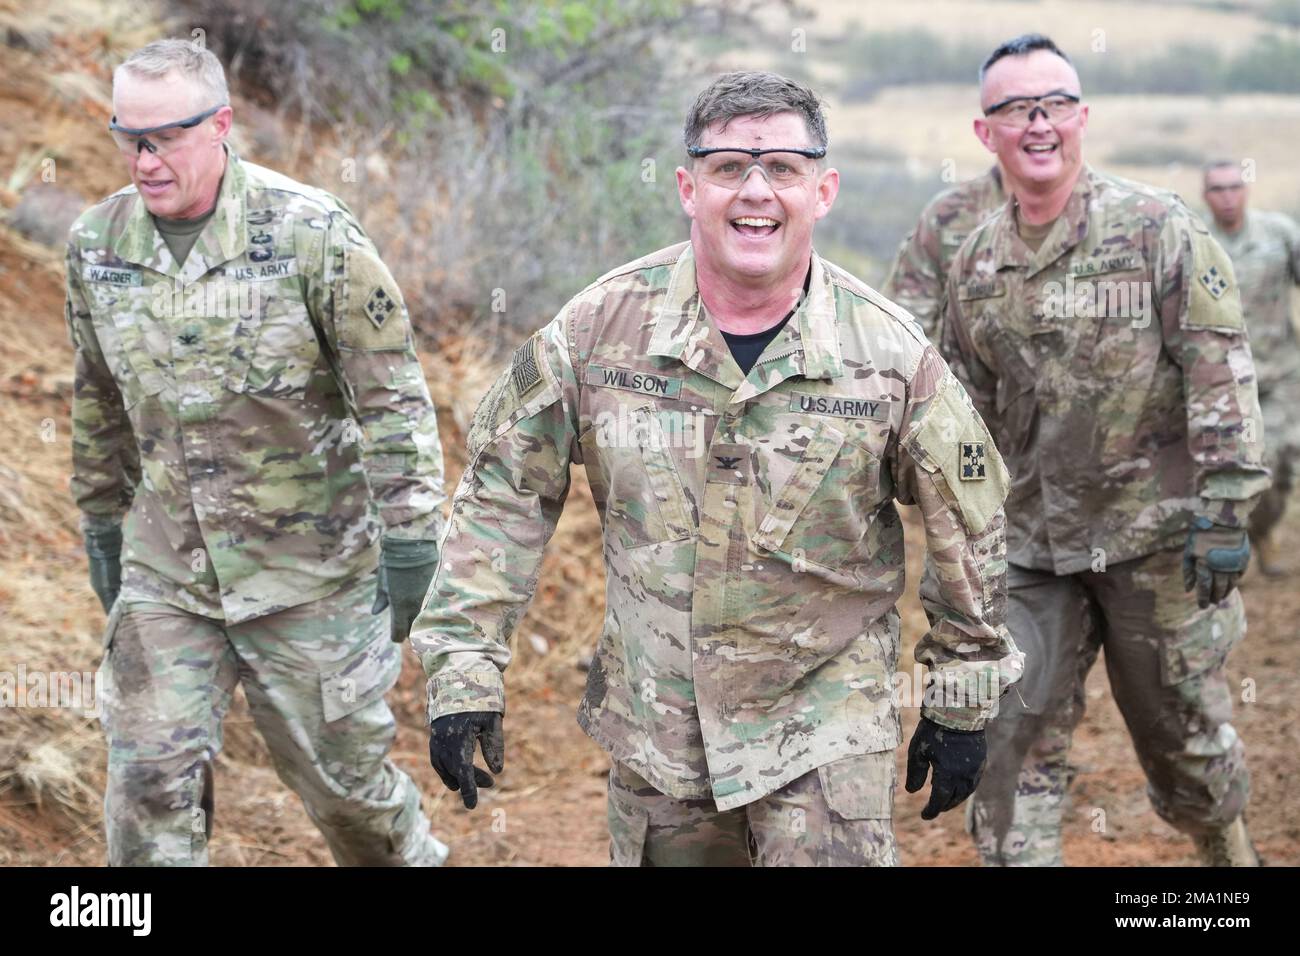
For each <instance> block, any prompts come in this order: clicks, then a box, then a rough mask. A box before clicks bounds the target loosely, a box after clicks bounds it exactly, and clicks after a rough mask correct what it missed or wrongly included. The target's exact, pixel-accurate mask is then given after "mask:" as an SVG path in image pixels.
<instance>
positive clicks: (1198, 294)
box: [1184, 230, 1245, 333]
mask: <svg viewBox="0 0 1300 956" xmlns="http://www.w3.org/2000/svg"><path fill="white" fill-rule="evenodd" d="M1188 281H1189V282H1190V283H1191V293H1190V294H1189V296H1188V299H1189V301H1188V303H1187V316H1186V319H1185V322H1184V327H1185V328H1188V329H1213V330H1214V331H1216V332H1227V333H1233V332H1240V331H1242V330H1243V329H1244V328H1245V322H1244V320H1243V318H1242V314H1241V294H1240V292H1239V290H1238V289H1237V276H1236V273H1234V272H1233V270H1232V261H1231V260H1230V259H1229V258H1228V254H1227V253H1226V252H1224V251H1223V247H1222V246H1220V245H1219V244H1218V243H1217V242H1215V241H1214V239H1213V238H1212V237H1211V236H1210V235H1209V234H1208V233H1205V232H1202V231H1200V230H1196V231H1193V232H1192V264H1191V275H1190V276H1189V277H1188Z"/></svg>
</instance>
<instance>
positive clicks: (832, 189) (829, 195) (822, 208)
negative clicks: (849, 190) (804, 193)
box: [816, 169, 840, 219]
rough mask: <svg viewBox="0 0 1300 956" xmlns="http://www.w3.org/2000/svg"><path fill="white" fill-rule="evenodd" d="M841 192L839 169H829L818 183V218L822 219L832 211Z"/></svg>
mask: <svg viewBox="0 0 1300 956" xmlns="http://www.w3.org/2000/svg"><path fill="white" fill-rule="evenodd" d="M839 192H840V171H839V170H838V169H828V170H826V171H825V172H824V173H822V174H821V178H820V180H819V182H818V183H817V210H816V215H817V218H818V219H820V218H822V216H824V215H826V214H827V213H828V212H830V211H831V206H833V205H834V204H835V197H836V196H837V195H839Z"/></svg>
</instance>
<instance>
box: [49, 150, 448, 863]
mask: <svg viewBox="0 0 1300 956" xmlns="http://www.w3.org/2000/svg"><path fill="white" fill-rule="evenodd" d="M67 267H68V279H67V281H68V301H67V321H68V327H69V331H70V334H71V337H72V342H73V346H74V348H75V350H76V396H75V399H74V404H73V459H74V460H73V472H74V474H73V479H72V490H73V494H74V497H75V498H76V501H77V504H78V506H79V507H80V508H81V510H82V511H83V512H84V514H85V521H86V523H87V526H88V527H103V526H106V525H112V524H114V523H116V522H118V521H120V520H121V519H122V516H123V514H124V513H125V524H124V528H123V537H124V551H123V560H122V563H123V568H122V590H121V596H120V597H119V599H118V601H117V604H116V605H115V608H114V614H113V619H112V621H111V626H110V628H109V630H108V633H107V639H106V653H105V664H104V666H105V669H106V670H107V671H108V672H110V673H111V675H112V677H113V678H114V679H115V681H114V682H115V685H116V687H117V689H118V691H117V693H118V698H117V699H116V700H115V702H114V707H113V710H114V714H113V715H112V719H110V720H108V721H107V731H108V737H109V749H110V757H109V769H110V773H109V784H108V789H107V792H106V794H105V812H106V816H107V819H108V830H109V835H110V848H109V854H110V858H111V859H113V860H115V861H130V862H153V863H188V862H203V861H204V860H205V859H206V841H205V840H203V839H191V835H190V831H189V824H188V822H187V821H186V820H183V819H182V817H184V816H185V815H186V814H187V813H188V812H189V811H190V810H192V809H194V807H195V806H197V805H198V803H197V801H199V800H200V797H201V793H200V792H199V789H201V788H199V789H196V785H195V784H194V780H195V779H196V777H195V775H196V774H200V775H201V774H203V773H207V774H210V770H209V769H207V767H208V764H210V761H211V758H212V756H213V755H215V752H216V749H217V747H218V746H219V738H218V737H217V735H216V734H215V732H214V731H213V730H212V728H213V726H214V722H215V723H216V724H219V720H220V713H221V712H222V711H223V710H224V703H221V702H220V699H219V698H220V697H221V696H222V694H224V693H225V690H226V688H227V683H226V682H223V681H224V680H225V678H223V680H222V681H218V680H217V679H216V678H215V677H213V678H212V679H211V680H210V681H198V679H197V674H196V673H192V672H191V669H196V670H198V671H204V672H211V673H213V674H216V673H217V672H218V671H220V672H221V673H222V674H223V675H225V676H226V677H229V676H230V675H229V674H228V673H227V671H226V669H227V668H228V667H233V666H234V664H233V663H232V661H233V660H234V659H235V658H237V659H238V662H239V666H238V670H239V674H240V676H241V677H243V679H244V680H245V685H246V689H247V694H248V697H249V700H250V703H251V702H252V701H253V699H254V698H255V697H257V698H259V700H260V701H261V705H260V706H262V707H263V708H265V709H266V713H265V715H264V716H263V717H259V725H260V726H263V727H264V729H265V728H267V727H270V726H271V725H272V724H274V725H275V726H277V727H278V728H279V730H280V732H277V733H271V732H269V731H266V737H267V742H268V744H269V745H270V746H271V748H272V750H273V752H274V754H275V759H276V763H277V766H278V767H280V769H281V773H282V776H283V777H284V779H285V780H286V782H287V783H289V785H290V786H292V787H294V789H295V790H297V791H298V792H299V793H300V795H301V796H302V797H303V800H304V801H305V802H306V803H307V806H308V811H309V813H311V814H312V816H313V818H314V819H317V820H318V821H324V820H329V821H332V822H330V823H329V824H326V823H322V824H321V825H322V829H323V830H324V831H325V833H326V837H327V839H328V841H329V842H330V846H331V849H332V850H333V851H334V853H335V856H336V858H337V859H339V861H340V862H349V861H359V860H363V859H364V860H368V861H371V862H380V861H382V860H385V859H388V858H390V857H391V853H392V851H391V849H390V844H391V846H393V847H400V848H403V849H402V852H403V854H405V857H406V859H408V860H409V861H412V862H415V861H423V860H429V859H431V858H433V857H434V856H436V855H437V854H436V852H435V851H436V850H437V845H436V841H434V840H433V838H432V837H431V836H430V835H429V833H428V823H427V821H426V820H425V819H424V817H423V816H422V815H421V814H420V812H419V808H418V795H417V792H416V790H415V786H414V783H413V782H412V781H411V780H410V779H409V778H408V777H407V776H406V775H405V774H402V773H400V772H399V771H397V770H396V769H395V768H393V767H392V765H391V764H387V763H386V762H384V761H383V759H382V758H383V752H384V751H386V749H387V747H386V741H387V740H388V739H389V738H391V734H392V732H393V723H392V717H391V715H390V714H389V712H388V709H387V706H386V705H385V704H384V703H383V699H382V698H383V694H384V692H385V691H386V690H387V689H388V687H390V686H391V685H392V683H393V681H394V680H395V679H396V676H397V670H398V668H399V667H400V657H399V656H398V655H397V654H396V653H395V652H394V651H393V650H392V648H391V647H390V646H389V643H390V642H388V641H387V639H386V638H385V637H384V636H383V635H382V634H381V633H380V629H377V626H376V625H374V624H372V623H371V622H370V621H369V620H367V619H365V617H364V615H360V612H359V611H357V610H356V609H358V608H360V607H361V604H360V603H359V602H361V601H362V600H363V598H364V595H365V594H369V595H370V597H371V599H373V596H374V590H375V578H374V572H375V569H376V566H377V560H378V557H377V550H378V549H377V547H376V540H377V538H378V534H379V531H380V528H381V526H382V527H383V528H384V530H385V533H386V534H389V535H395V536H399V537H411V538H420V539H428V538H434V537H436V536H437V535H438V534H440V533H441V530H442V524H443V518H442V514H441V506H442V505H443V503H444V501H445V496H444V494H443V491H442V453H441V448H440V446H439V442H438V432H437V423H436V419H435V417H434V411H433V406H432V403H431V402H430V398H429V392H428V388H427V387H426V385H425V382H424V377H423V374H422V372H421V369H420V365H419V361H418V359H417V358H416V354H415V350H414V346H413V343H412V339H411V331H410V323H409V320H408V318H407V315H406V310H405V306H404V305H403V304H402V299H401V293H400V292H399V291H398V289H397V286H396V284H395V283H394V282H393V279H392V277H391V276H390V275H389V273H388V270H387V269H386V268H385V267H384V265H383V263H382V262H381V261H380V259H379V257H378V254H377V253H376V251H375V248H374V246H373V245H372V244H371V242H370V240H369V239H367V238H366V236H365V234H364V233H363V232H362V231H361V227H360V226H359V225H358V224H357V222H356V220H355V218H354V217H353V216H352V214H351V212H350V211H349V210H348V209H347V207H346V206H344V205H343V204H342V203H341V202H340V201H339V200H338V199H336V198H335V197H333V196H331V195H329V194H328V193H325V192H322V191H319V190H316V189H312V188H309V187H306V186H303V185H301V184H299V183H296V182H294V181H292V180H290V179H287V178H286V177H284V176H281V175H279V174H277V173H274V172H271V171H270V170H266V169H262V168H260V167H258V166H254V165H252V164H249V163H243V162H241V161H240V160H239V159H238V158H237V157H236V156H235V154H234V153H233V152H228V161H227V166H226V171H225V174H224V177H223V179H222V184H221V190H220V194H219V196H218V200H217V207H216V213H215V214H214V215H213V217H212V218H211V220H209V222H208V224H207V226H206V227H205V229H204V231H203V233H202V235H201V236H200V237H199V239H198V241H197V243H196V244H195V246H194V248H193V249H192V250H191V252H190V255H189V256H188V258H187V259H186V260H185V263H184V265H183V266H178V265H177V263H176V262H175V260H174V259H173V257H172V255H171V253H170V251H169V250H168V248H167V245H166V243H165V242H164V241H163V239H162V237H161V236H160V235H159V233H158V231H157V230H156V228H155V227H154V225H153V221H152V219H151V217H150V215H149V213H148V211H147V209H146V208H145V206H144V203H143V201H141V200H140V199H139V197H138V196H137V194H136V191H135V188H134V187H128V188H126V189H123V190H121V191H120V192H118V193H115V194H114V195H113V196H110V197H109V198H108V199H106V200H104V201H103V202H101V203H99V204H98V205H96V206H94V207H92V208H91V209H90V210H88V211H87V212H86V213H84V214H83V215H82V216H81V218H80V219H78V220H77V222H76V223H75V224H74V225H73V227H72V231H71V236H70V242H69V246H68V259H67ZM162 605H166V606H168V607H170V608H172V609H173V612H172V613H171V614H170V615H168V614H164V613H160V612H158V611H157V608H158V607H160V606H162ZM340 608H348V609H351V610H350V611H348V612H347V613H349V614H352V617H351V618H350V624H348V625H347V626H346V627H345V626H344V624H343V617H340V615H343V614H344V612H343V611H341V610H340ZM354 611H355V612H356V613H353V612H354ZM177 614H180V615H181V616H180V617H178V616H177ZM336 618H337V620H336ZM178 621H179V622H181V623H178ZM295 622H296V623H295ZM125 634H129V635H130V648H129V649H127V648H124V647H120V646H118V643H119V642H120V641H122V640H123V635H125ZM223 635H224V636H223ZM241 635H243V637H241ZM245 641H247V642H248V643H247V644H246V643H245ZM277 641H278V644H279V646H277ZM246 648H247V652H246ZM250 653H251V654H253V655H254V657H249V656H248V655H249V654H250ZM232 654H233V655H234V657H233V658H232V657H231V655H232ZM258 655H265V656H266V657H267V658H268V660H267V661H265V662H263V661H259V660H258V659H256V658H257V656H258ZM269 658H275V661H274V662H272V661H270V660H269ZM231 679H233V678H231ZM344 680H346V681H349V682H350V683H346V684H345V685H344V686H345V687H346V688H347V694H348V696H347V698H346V699H344V698H343V697H341V696H339V695H340V694H341V693H342V691H340V690H339V689H338V686H337V684H336V682H338V681H344ZM200 685H201V686H200ZM331 694H333V698H331ZM304 695H305V696H304ZM158 704H161V705H163V706H162V707H161V708H160V707H158V706H156V705H158ZM130 714H136V715H137V717H139V719H138V720H137V719H131V718H130V717H129V716H126V715H130ZM160 714H161V716H160ZM140 721H144V723H143V724H142V723H141V722H140ZM160 721H161V723H160ZM145 724H147V725H148V727H147V739H145V738H143V737H137V736H136V734H137V731H138V732H140V733H142V734H143V733H144V732H145V731H144V726H145ZM180 740H184V741H186V743H185V745H184V746H183V747H182V746H180V745H179V744H177V743H176V742H177V741H180ZM205 741H211V745H210V746H207V747H206V750H205V747H204V746H202V743H203V742H205ZM340 745H341V746H342V749H341V750H339V749H338V748H339V746H340ZM381 745H382V746H381ZM331 748H333V749H331ZM200 753H205V755H204V756H202V757H200V756H199V754H200ZM327 753H334V754H335V756H334V757H333V758H331V759H329V760H325V759H324V757H322V756H321V755H323V754H327ZM322 761H324V762H323V763H322ZM305 767H316V768H317V771H318V772H316V775H315V776H314V777H312V778H311V780H310V781H308V779H307V776H304V773H305V771H304V770H303V768H305ZM286 768H294V769H286ZM322 768H323V769H322ZM180 776H183V777H184V778H185V782H184V783H182V782H181V781H180V779H179V778H180ZM331 781H332V782H331ZM177 788H179V789H177ZM381 790H383V791H385V792H384V793H383V794H382V795H380V794H379V791H381ZM376 801H378V802H376ZM394 807H397V808H404V809H401V812H400V813H396V812H395V811H394ZM182 811H184V812H182ZM128 821H129V823H128ZM182 823H184V824H185V825H184V828H183V832H182V830H181V824H182ZM345 831H346V832H345ZM347 833H350V834H351V835H350V836H348V835H346V834H347ZM199 836H200V837H201V836H202V834H201V833H200V834H199ZM365 839H368V840H369V841H370V843H371V845H372V846H373V849H372V851H370V853H369V854H368V855H367V854H366V853H359V851H358V850H356V849H355V845H356V844H357V843H358V841H361V842H364V840H365Z"/></svg>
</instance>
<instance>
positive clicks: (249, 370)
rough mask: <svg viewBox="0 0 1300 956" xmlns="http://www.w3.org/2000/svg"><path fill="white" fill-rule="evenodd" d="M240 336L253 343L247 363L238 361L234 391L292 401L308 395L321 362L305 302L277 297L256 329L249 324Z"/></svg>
mask: <svg viewBox="0 0 1300 956" xmlns="http://www.w3.org/2000/svg"><path fill="white" fill-rule="evenodd" d="M240 337H241V338H244V339H252V340H253V344H252V346H251V347H249V349H248V352H247V355H246V362H244V363H240V362H238V361H236V363H235V364H234V365H233V366H232V368H231V373H230V378H229V380H228V384H229V386H230V388H231V389H232V390H233V391H236V392H244V393H245V394H248V395H256V396H258V397H260V398H278V399H287V400H291V401H301V400H302V399H303V398H304V397H305V396H306V394H307V386H308V385H309V384H310V382H311V377H312V373H313V372H315V371H316V366H317V364H318V363H319V361H320V341H319V339H318V338H317V336H316V326H315V323H314V322H312V320H311V316H310V315H309V314H308V312H307V307H306V306H305V305H303V304H302V303H301V302H297V301H292V300H279V299H277V300H276V301H274V302H273V303H271V304H270V305H269V306H268V308H267V311H266V313H265V314H264V315H261V316H260V317H259V318H258V319H257V328H256V330H253V329H251V328H248V327H247V326H245V327H244V328H243V329H241V330H240Z"/></svg>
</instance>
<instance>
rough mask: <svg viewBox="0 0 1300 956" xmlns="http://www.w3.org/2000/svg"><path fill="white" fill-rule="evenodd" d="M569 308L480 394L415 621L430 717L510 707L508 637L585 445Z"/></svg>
mask: <svg viewBox="0 0 1300 956" xmlns="http://www.w3.org/2000/svg"><path fill="white" fill-rule="evenodd" d="M568 336H569V321H568V308H567V307H566V309H565V310H564V311H562V312H561V313H560V314H559V315H558V316H556V318H555V319H554V320H553V321H552V322H551V323H550V324H549V325H547V326H546V328H544V329H543V330H542V331H540V332H538V333H536V334H534V335H533V336H532V337H531V338H529V339H528V341H527V342H525V343H524V344H523V345H521V346H520V347H519V348H518V349H517V350H516V351H515V353H514V357H513V358H512V359H511V362H510V366H509V367H508V368H507V369H506V370H505V371H504V372H503V373H502V374H501V376H500V378H498V379H497V381H496V383H495V384H494V385H493V386H492V388H491V389H489V391H488V393H487V394H486V395H485V396H484V397H483V399H482V400H481V401H480V402H479V406H478V409H477V411H476V412H475V413H474V422H473V425H472V426H471V428H470V434H469V439H468V444H469V448H468V451H469V459H470V460H469V464H468V466H467V467H466V469H465V473H464V476H463V477H462V478H461V482H460V485H459V487H458V488H457V489H456V494H455V496H454V497H453V499H452V508H451V518H450V519H449V521H448V524H447V530H446V533H445V534H444V536H443V538H442V542H441V547H440V554H441V559H440V563H439V565H438V571H437V573H436V574H435V575H434V579H433V582H432V584H431V585H430V590H429V594H428V598H427V600H426V603H425V607H424V610H423V611H422V612H421V614H420V616H419V618H418V619H417V620H416V622H415V625H414V626H413V627H412V628H411V644H412V645H413V646H414V648H415V651H416V653H417V654H418V655H419V658H420V661H421V663H422V664H423V666H424V671H425V673H426V674H427V675H428V677H429V685H428V703H429V719H430V720H431V721H432V720H433V719H435V718H437V717H440V716H442V715H444V714H451V713H457V712H461V711H500V712H502V713H504V712H505V683H504V680H503V677H502V674H503V672H504V671H505V669H506V667H507V665H508V664H509V663H510V656H511V653H510V647H509V643H508V641H509V638H510V635H511V633H512V632H513V631H514V629H515V625H516V623H517V622H518V620H519V619H520V617H522V616H523V614H524V612H525V611H526V610H527V608H528V604H529V602H530V601H531V600H532V597H533V592H534V590H535V589H536V587H537V578H538V574H539V572H540V570H541V564H542V553H543V551H544V550H545V548H546V543H547V542H548V541H549V540H550V538H551V535H552V534H553V533H554V531H555V525H556V523H557V522H558V521H559V518H560V512H561V510H562V509H563V507H564V501H565V497H566V496H567V495H568V491H569V464H570V462H573V461H579V460H580V459H581V453H580V451H579V450H578V444H577V441H578V436H577V411H576V410H577V407H578V382H577V377H576V376H575V375H574V371H573V361H572V358H571V351H570V342H569V339H568Z"/></svg>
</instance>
